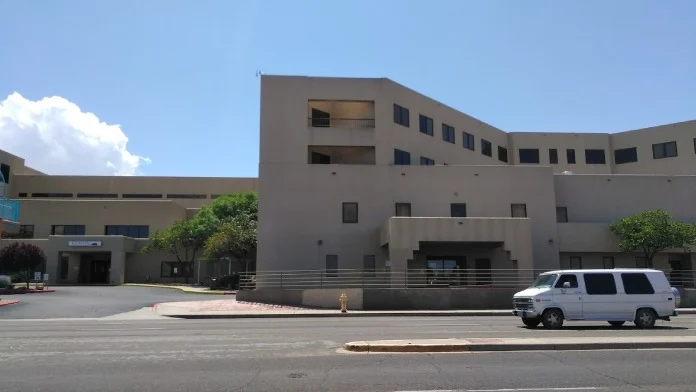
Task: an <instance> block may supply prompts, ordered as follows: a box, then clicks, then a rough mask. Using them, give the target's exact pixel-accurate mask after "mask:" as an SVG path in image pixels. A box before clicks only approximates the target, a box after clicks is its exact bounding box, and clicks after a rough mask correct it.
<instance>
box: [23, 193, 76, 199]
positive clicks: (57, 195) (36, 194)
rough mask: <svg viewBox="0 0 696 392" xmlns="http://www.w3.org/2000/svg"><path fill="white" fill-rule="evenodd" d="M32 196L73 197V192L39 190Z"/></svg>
mask: <svg viewBox="0 0 696 392" xmlns="http://www.w3.org/2000/svg"><path fill="white" fill-rule="evenodd" d="M31 197H49V198H51V197H54V198H59V197H60V198H64V197H66V198H67V197H73V194H72V193H43V192H38V193H32V194H31Z"/></svg>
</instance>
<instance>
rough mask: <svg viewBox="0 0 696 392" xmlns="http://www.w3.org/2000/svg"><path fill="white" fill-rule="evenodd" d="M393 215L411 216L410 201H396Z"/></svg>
mask: <svg viewBox="0 0 696 392" xmlns="http://www.w3.org/2000/svg"><path fill="white" fill-rule="evenodd" d="M395 207H396V208H395V211H394V212H395V215H394V216H411V203H396V205H395Z"/></svg>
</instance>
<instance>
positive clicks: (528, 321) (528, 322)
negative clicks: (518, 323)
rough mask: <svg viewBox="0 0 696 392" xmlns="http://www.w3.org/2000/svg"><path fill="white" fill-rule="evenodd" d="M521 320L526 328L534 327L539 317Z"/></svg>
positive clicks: (539, 321) (537, 323)
mask: <svg viewBox="0 0 696 392" xmlns="http://www.w3.org/2000/svg"><path fill="white" fill-rule="evenodd" d="M522 322H523V323H524V325H526V326H527V328H536V327H537V326H538V325H539V323H541V319H540V318H539V317H534V318H522Z"/></svg>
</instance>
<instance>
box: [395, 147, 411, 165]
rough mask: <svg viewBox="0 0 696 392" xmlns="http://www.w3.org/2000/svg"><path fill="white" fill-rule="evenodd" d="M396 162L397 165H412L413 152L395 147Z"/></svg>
mask: <svg viewBox="0 0 696 392" xmlns="http://www.w3.org/2000/svg"><path fill="white" fill-rule="evenodd" d="M394 164H395V165H410V164H411V153H409V152H406V151H404V150H399V149H397V148H395V149H394Z"/></svg>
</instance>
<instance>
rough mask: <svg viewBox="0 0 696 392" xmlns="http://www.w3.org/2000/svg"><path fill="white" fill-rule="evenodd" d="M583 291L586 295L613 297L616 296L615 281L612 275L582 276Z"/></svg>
mask: <svg viewBox="0 0 696 392" xmlns="http://www.w3.org/2000/svg"><path fill="white" fill-rule="evenodd" d="M583 279H584V280H585V290H586V291H587V294H588V295H614V294H616V281H614V274H603V273H598V274H584V276H583Z"/></svg>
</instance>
